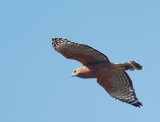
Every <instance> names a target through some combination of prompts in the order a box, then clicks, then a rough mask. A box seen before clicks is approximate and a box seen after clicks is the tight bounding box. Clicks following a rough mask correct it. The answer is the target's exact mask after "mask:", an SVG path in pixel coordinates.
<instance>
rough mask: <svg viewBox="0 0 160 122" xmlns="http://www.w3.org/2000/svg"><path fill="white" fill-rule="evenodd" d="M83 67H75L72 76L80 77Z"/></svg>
mask: <svg viewBox="0 0 160 122" xmlns="http://www.w3.org/2000/svg"><path fill="white" fill-rule="evenodd" d="M80 72H81V68H78V69H75V70H74V71H73V73H72V75H71V77H73V76H76V77H79V75H80V74H81V73H80Z"/></svg>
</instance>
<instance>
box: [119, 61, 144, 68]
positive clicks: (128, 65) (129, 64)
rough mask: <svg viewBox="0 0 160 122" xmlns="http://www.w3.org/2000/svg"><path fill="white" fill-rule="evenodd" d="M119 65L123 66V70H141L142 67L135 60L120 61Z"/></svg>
mask: <svg viewBox="0 0 160 122" xmlns="http://www.w3.org/2000/svg"><path fill="white" fill-rule="evenodd" d="M121 66H122V67H123V68H125V70H142V69H143V67H142V65H140V64H139V63H137V62H136V61H131V62H127V63H122V64H121Z"/></svg>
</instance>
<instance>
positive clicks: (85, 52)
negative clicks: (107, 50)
mask: <svg viewBox="0 0 160 122" xmlns="http://www.w3.org/2000/svg"><path fill="white" fill-rule="evenodd" d="M52 46H53V48H54V49H55V50H56V51H58V52H59V53H61V54H62V55H63V56H65V57H66V58H69V59H75V60H78V61H80V62H81V63H82V64H84V65H85V64H91V63H95V62H103V61H104V62H110V61H109V59H108V57H107V56H106V55H104V54H103V53H101V52H99V51H98V50H96V49H94V48H92V47H90V46H88V45H84V44H78V43H74V42H71V41H69V40H67V39H62V38H52Z"/></svg>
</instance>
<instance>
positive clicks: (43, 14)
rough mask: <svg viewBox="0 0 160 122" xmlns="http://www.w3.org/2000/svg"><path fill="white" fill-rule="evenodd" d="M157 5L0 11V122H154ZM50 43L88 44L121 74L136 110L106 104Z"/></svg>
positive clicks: (51, 3) (23, 5) (18, 6)
mask: <svg viewBox="0 0 160 122" xmlns="http://www.w3.org/2000/svg"><path fill="white" fill-rule="evenodd" d="M159 6H160V1H159V0H152V1H151V0H134V1H133V0H130V1H128V0H121V1H120V0H114V1H108V0H99V1H98V0H79V1H78V0H77V1H76V0H75V1H74V0H23V1H22V0H14V1H11V0H10V1H9V0H5V1H1V4H0V47H1V48H0V57H1V60H0V63H1V66H0V67H1V68H0V69H1V70H0V121H1V122H118V121H120V122H121V121H123V122H128V121H129V122H138V121H144V122H151V121H152V122H159V121H160V119H159V113H160V105H159V103H160V95H159V87H160V81H159V67H160V64H159V62H160V56H159V52H160V48H159V46H160V14H159V13H160V7H159ZM52 37H62V38H67V39H69V40H71V41H74V42H77V43H83V44H88V45H90V46H92V47H94V48H96V49H98V50H100V51H102V52H103V53H104V54H106V55H107V56H108V57H109V58H110V60H111V61H112V62H114V63H122V62H128V61H132V60H136V61H137V62H139V63H140V64H142V65H143V66H144V70H143V71H135V72H133V71H130V72H128V73H129V74H130V76H131V78H132V79H133V82H134V88H135V90H136V93H137V96H138V98H139V100H140V101H141V102H142V103H143V105H144V106H143V107H142V108H136V107H133V106H131V105H128V104H125V103H122V102H120V101H118V100H115V99H113V98H111V97H110V96H109V95H108V94H107V93H106V92H105V90H104V89H103V88H101V86H99V85H98V84H97V82H96V79H80V78H71V77H70V75H71V73H72V72H73V70H74V69H76V68H78V67H80V66H81V64H80V63H79V62H77V61H74V60H67V59H66V58H65V57H63V56H62V55H60V54H59V53H57V52H56V51H54V50H53V49H52V45H51V43H52V41H51V39H52Z"/></svg>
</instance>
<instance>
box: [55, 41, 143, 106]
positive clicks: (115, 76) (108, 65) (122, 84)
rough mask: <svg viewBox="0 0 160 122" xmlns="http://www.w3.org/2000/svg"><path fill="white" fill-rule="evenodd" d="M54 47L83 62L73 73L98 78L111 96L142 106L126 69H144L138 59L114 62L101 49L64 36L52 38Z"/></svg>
mask: <svg viewBox="0 0 160 122" xmlns="http://www.w3.org/2000/svg"><path fill="white" fill-rule="evenodd" d="M52 46H53V48H54V49H55V50H56V51H58V52H59V53H61V54H62V55H63V56H65V57H66V58H68V59H74V60H77V61H79V62H81V63H82V66H81V67H80V68H77V69H75V70H74V72H73V73H72V76H77V77H80V78H97V82H98V83H99V84H100V85H101V86H102V87H103V88H104V89H105V90H106V91H107V92H108V94H109V95H110V96H112V97H113V98H115V99H119V100H120V101H122V102H126V103H128V104H131V105H133V106H136V107H141V106H142V103H141V102H140V101H139V100H138V98H137V96H136V93H135V90H134V88H133V83H132V80H131V78H130V77H129V75H128V74H127V72H126V70H142V66H141V65H140V64H139V63H137V62H136V61H131V62H126V63H112V62H111V61H110V60H109V58H108V57H107V56H106V55H105V54H103V53H101V52H100V51H98V50H96V49H94V48H92V47H90V46H88V45H85V44H78V43H74V42H71V41H69V40H67V39H63V38H52Z"/></svg>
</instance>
